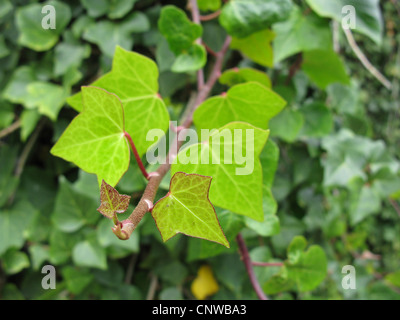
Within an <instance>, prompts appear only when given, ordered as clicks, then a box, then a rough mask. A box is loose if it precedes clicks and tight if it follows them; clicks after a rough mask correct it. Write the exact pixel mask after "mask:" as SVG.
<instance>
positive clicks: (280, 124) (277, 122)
mask: <svg viewBox="0 0 400 320" xmlns="http://www.w3.org/2000/svg"><path fill="white" fill-rule="evenodd" d="M303 124H304V116H303V114H302V113H301V112H300V111H298V110H293V109H288V108H286V109H285V110H283V111H282V112H281V113H280V114H278V115H277V116H276V117H275V118H273V119H272V120H271V121H270V123H269V128H270V130H271V136H272V137H279V138H281V139H282V140H284V141H286V142H289V143H291V142H294V141H295V140H296V139H297V136H298V135H299V133H300V130H301V128H302V127H303Z"/></svg>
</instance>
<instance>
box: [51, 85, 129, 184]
mask: <svg viewBox="0 0 400 320" xmlns="http://www.w3.org/2000/svg"><path fill="white" fill-rule="evenodd" d="M82 93H83V100H84V109H83V111H82V113H80V114H79V115H78V116H76V117H75V118H74V120H72V122H71V124H70V125H69V126H68V128H67V129H66V130H65V131H64V133H63V134H62V136H61V137H60V139H59V140H58V142H57V143H56V144H55V146H53V148H52V149H51V151H50V152H51V154H53V155H55V156H58V157H60V158H63V159H65V160H67V161H70V162H73V163H75V164H76V165H77V166H78V167H80V168H81V169H82V170H84V171H86V172H89V173H95V174H96V175H97V177H98V181H99V185H100V184H101V181H102V180H103V179H104V180H107V181H109V183H110V184H111V185H113V186H115V185H116V184H117V183H118V181H119V180H120V179H121V177H122V176H123V174H124V173H125V172H126V171H127V170H128V167H129V161H130V154H129V145H128V142H127V141H126V138H125V135H124V133H125V130H124V110H123V107H122V105H121V101H120V100H119V99H118V97H117V96H116V95H114V94H111V93H108V92H107V91H105V90H103V89H100V88H95V87H83V88H82Z"/></svg>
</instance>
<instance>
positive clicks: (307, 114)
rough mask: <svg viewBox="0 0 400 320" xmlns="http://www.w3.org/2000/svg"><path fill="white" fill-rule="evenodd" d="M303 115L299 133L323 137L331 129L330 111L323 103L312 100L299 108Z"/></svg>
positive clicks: (331, 118) (331, 117)
mask: <svg viewBox="0 0 400 320" xmlns="http://www.w3.org/2000/svg"><path fill="white" fill-rule="evenodd" d="M300 112H301V113H302V114H303V116H304V126H303V128H302V131H301V133H300V134H301V135H304V136H308V137H323V136H326V135H328V134H330V133H331V131H332V129H333V116H332V112H331V111H330V110H329V109H328V108H327V107H326V105H325V104H323V103H319V102H314V103H309V104H306V105H305V106H303V107H301V108H300Z"/></svg>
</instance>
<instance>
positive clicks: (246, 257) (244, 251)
mask: <svg viewBox="0 0 400 320" xmlns="http://www.w3.org/2000/svg"><path fill="white" fill-rule="evenodd" d="M236 241H237V243H238V245H239V251H240V255H241V256H242V259H243V263H244V266H245V267H246V270H247V273H248V275H249V278H250V282H251V285H252V286H253V288H254V291H255V292H256V294H257V297H258V298H259V299H260V300H268V297H267V296H266V295H265V293H264V291H263V290H262V288H261V286H260V283H259V282H258V280H257V277H256V275H255V273H254V269H253V266H252V262H251V259H250V255H249V251H248V250H247V247H246V243H245V242H244V239H243V237H242V235H241V234H240V233H239V234H238V235H237V236H236Z"/></svg>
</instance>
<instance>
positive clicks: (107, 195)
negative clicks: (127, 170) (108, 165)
mask: <svg viewBox="0 0 400 320" xmlns="http://www.w3.org/2000/svg"><path fill="white" fill-rule="evenodd" d="M130 200H131V197H130V196H127V195H123V194H119V192H118V191H117V190H115V189H114V188H113V187H112V186H110V185H109V184H108V183H107V182H105V181H104V180H103V181H102V182H101V188H100V201H101V205H100V207H98V208H97V211H99V212H100V213H101V214H102V215H104V216H105V217H107V218H109V219H113V218H114V216H115V214H116V213H123V212H125V211H126V210H127V209H128V206H129V201H130Z"/></svg>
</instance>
